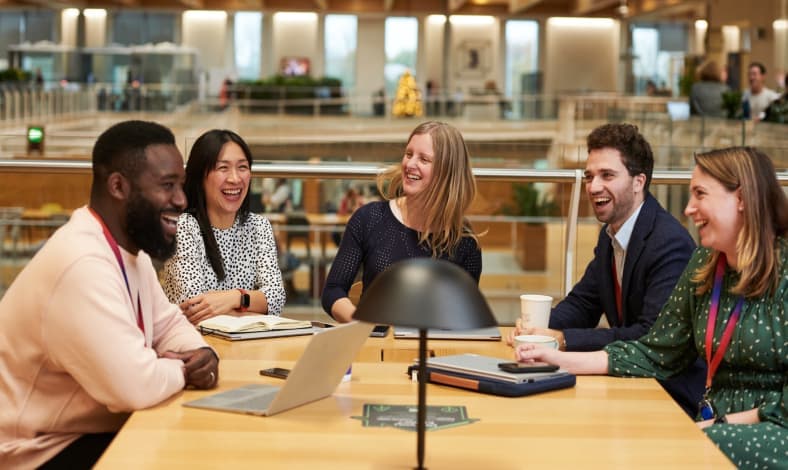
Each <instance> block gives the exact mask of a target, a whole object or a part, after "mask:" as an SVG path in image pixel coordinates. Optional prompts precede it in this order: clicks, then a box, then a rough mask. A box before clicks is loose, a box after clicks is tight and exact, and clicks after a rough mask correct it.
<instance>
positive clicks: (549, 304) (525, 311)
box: [520, 294, 553, 328]
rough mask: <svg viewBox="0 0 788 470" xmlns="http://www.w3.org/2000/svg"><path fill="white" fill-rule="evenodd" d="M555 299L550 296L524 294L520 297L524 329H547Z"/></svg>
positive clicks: (521, 318)
mask: <svg viewBox="0 0 788 470" xmlns="http://www.w3.org/2000/svg"><path fill="white" fill-rule="evenodd" d="M552 308H553V298H552V297H550V296H549V295H539V294H523V295H521V296H520V320H521V321H522V324H523V326H524V327H530V328H547V325H548V324H549V323H550V309H552Z"/></svg>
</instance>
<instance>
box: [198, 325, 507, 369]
mask: <svg viewBox="0 0 788 470" xmlns="http://www.w3.org/2000/svg"><path fill="white" fill-rule="evenodd" d="M500 329H501V334H502V337H503V338H505V337H506V335H507V334H508V333H509V331H511V330H512V327H501V328H500ZM309 338H310V336H294V337H284V338H271V339H263V340H249V341H227V340H224V339H220V338H217V337H214V336H206V337H205V339H206V341H208V344H210V345H211V346H213V348H214V349H215V350H216V352H217V353H218V354H219V357H220V358H221V359H222V360H225V359H271V360H281V361H295V360H297V359H298V358H299V357H300V356H301V352H302V351H303V350H304V348H305V347H306V344H307V343H308V342H309ZM427 353H428V354H430V355H431V356H449V355H452V354H463V353H476V354H486V355H488V356H496V357H503V358H514V356H513V351H512V348H511V347H509V346H508V345H507V344H506V343H505V342H504V341H503V340H501V341H457V340H440V339H431V340H428V341H427ZM418 355H419V341H418V340H417V339H394V334H393V332H392V330H391V329H389V333H388V335H387V336H386V337H385V338H369V339H367V342H366V343H364V346H363V347H362V348H361V351H359V354H358V356H356V362H381V361H383V362H404V363H409V362H413V360H414V359H415V358H417V357H418Z"/></svg>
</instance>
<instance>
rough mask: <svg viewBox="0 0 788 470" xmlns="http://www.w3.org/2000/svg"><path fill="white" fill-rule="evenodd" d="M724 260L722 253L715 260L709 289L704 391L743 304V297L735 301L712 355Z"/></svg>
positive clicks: (720, 359)
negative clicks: (712, 278)
mask: <svg viewBox="0 0 788 470" xmlns="http://www.w3.org/2000/svg"><path fill="white" fill-rule="evenodd" d="M725 263H726V258H725V254H724V253H720V256H719V258H718V259H717V269H716V270H715V273H714V286H713V287H712V289H711V305H710V306H709V319H708V321H707V323H706V363H707V364H708V370H707V371H706V391H708V390H710V389H711V379H712V378H713V377H714V374H715V373H716V372H717V368H718V367H719V366H720V363H721V362H722V357H723V356H724V355H725V351H726V350H727V349H728V345H729V344H730V342H731V338H732V337H733V329H734V328H735V327H736V322H737V321H738V320H739V315H740V314H741V309H742V305H743V304H744V297H741V296H740V297H739V299H738V300H737V301H736V306H735V307H734V308H733V311H731V314H730V316H729V317H728V323H727V325H725V330H724V331H723V332H722V338H721V339H720V345H719V347H718V348H717V351H715V352H714V354H712V343H713V342H714V326H715V325H716V323H717V311H718V310H719V308H720V291H722V278H723V275H724V274H725Z"/></svg>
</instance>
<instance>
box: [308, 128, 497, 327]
mask: <svg viewBox="0 0 788 470" xmlns="http://www.w3.org/2000/svg"><path fill="white" fill-rule="evenodd" d="M378 187H379V189H380V191H381V193H383V195H384V197H385V199H386V200H385V201H378V202H371V203H368V204H365V205H363V206H361V207H360V208H359V209H358V210H356V212H355V213H354V214H353V216H352V217H351V218H350V220H349V221H348V224H347V227H346V228H345V233H344V234H343V235H342V241H341V242H340V245H339V250H338V251H337V256H336V258H335V259H334V262H333V263H332V264H331V271H330V272H329V274H328V278H327V279H326V287H325V289H324V290H323V309H324V310H325V311H326V313H328V314H329V315H331V316H332V317H334V318H335V319H337V320H338V321H340V322H346V321H350V320H351V318H352V316H353V313H354V312H355V310H356V307H355V306H354V305H353V303H352V302H351V301H350V299H349V298H348V291H349V290H350V286H351V285H352V284H353V282H354V280H355V279H356V274H357V273H358V270H359V268H360V267H362V266H363V271H364V273H363V277H362V280H363V282H364V289H366V288H367V287H368V286H369V285H370V284H371V283H372V281H373V280H374V279H375V277H376V276H377V275H378V274H380V273H381V272H383V271H385V270H386V268H388V267H389V266H390V265H391V264H393V263H395V262H397V261H400V260H404V259H409V258H415V257H433V258H441V259H447V260H449V261H452V262H454V263H456V264H457V265H459V266H460V267H462V268H464V269H465V270H466V271H467V272H468V274H470V275H471V277H473V278H474V279H475V280H476V282H477V283H478V282H479V276H481V272H482V252H481V248H480V247H479V244H478V243H477V240H476V235H475V234H474V233H473V230H472V229H471V227H470V224H469V223H468V221H467V220H466V219H465V212H466V211H467V210H468V207H469V206H470V205H471V202H472V201H473V198H474V196H475V195H476V182H475V180H474V178H473V173H472V171H471V161H470V156H469V154H468V148H467V147H466V146H465V140H464V139H463V138H462V135H461V134H460V131H458V130H457V129H455V128H454V127H452V126H450V125H448V124H444V123H442V122H434V121H430V122H425V123H423V124H421V125H419V126H418V127H416V129H414V130H413V132H411V134H410V137H409V138H408V144H407V147H406V148H405V155H404V156H403V157H402V162H401V163H400V164H399V165H395V166H393V167H391V168H389V169H388V170H387V171H386V172H384V173H383V174H381V175H380V177H379V178H378ZM362 295H363V292H362Z"/></svg>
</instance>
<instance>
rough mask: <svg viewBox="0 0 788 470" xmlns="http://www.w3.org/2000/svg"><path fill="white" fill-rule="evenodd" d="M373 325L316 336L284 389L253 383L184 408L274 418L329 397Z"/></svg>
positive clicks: (348, 326) (327, 330) (331, 330)
mask: <svg viewBox="0 0 788 470" xmlns="http://www.w3.org/2000/svg"><path fill="white" fill-rule="evenodd" d="M373 326H374V325H373V324H371V323H362V322H353V323H348V324H346V325H341V326H337V327H334V328H325V329H321V330H320V331H319V332H317V333H315V335H314V336H313V337H312V339H311V340H310V341H309V344H308V345H307V347H306V349H305V350H304V353H303V354H302V355H301V357H300V358H299V359H298V361H297V362H296V363H295V365H294V366H293V369H292V370H291V371H290V375H289V376H288V377H287V380H286V381H285V384H284V385H283V386H282V387H277V386H274V385H266V384H250V385H245V386H243V387H239V388H235V389H232V390H228V391H226V392H221V393H217V394H215V395H210V396H207V397H205V398H200V399H198V400H193V401H190V402H187V403H184V404H183V406H188V407H193V408H207V409H211V410H220V411H231V412H234V413H246V414H252V415H258V416H271V415H274V414H276V413H279V412H282V411H285V410H289V409H290V408H295V407H296V406H299V405H303V404H305V403H309V402H312V401H315V400H319V399H321V398H325V397H327V396H329V395H331V394H332V393H333V392H334V389H336V388H337V385H339V382H341V381H342V377H343V376H344V375H345V372H346V371H347V369H348V366H350V364H351V363H352V362H353V359H355V357H356V355H357V354H358V351H359V350H360V349H361V346H362V345H363V344H364V341H366V339H367V337H368V336H369V333H370V332H371V331H372V327H373Z"/></svg>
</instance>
